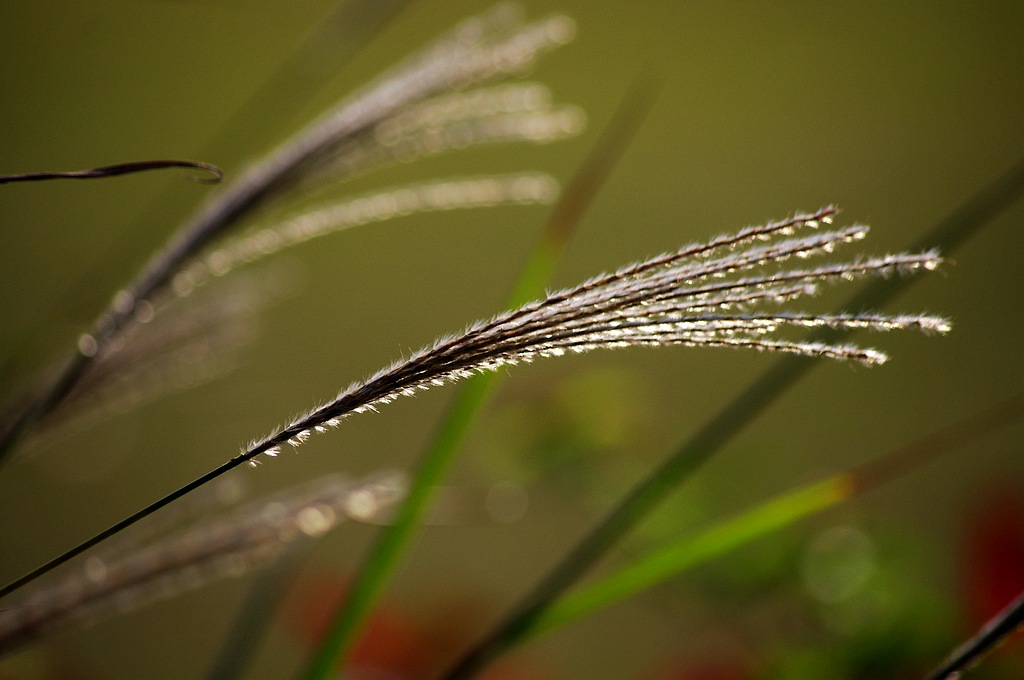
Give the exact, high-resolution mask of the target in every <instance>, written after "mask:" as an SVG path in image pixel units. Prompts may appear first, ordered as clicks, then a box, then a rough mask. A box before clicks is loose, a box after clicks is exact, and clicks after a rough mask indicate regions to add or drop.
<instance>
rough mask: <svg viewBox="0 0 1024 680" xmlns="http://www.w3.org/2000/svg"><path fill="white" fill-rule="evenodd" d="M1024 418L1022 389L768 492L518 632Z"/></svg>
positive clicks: (626, 591) (614, 598)
mask: <svg viewBox="0 0 1024 680" xmlns="http://www.w3.org/2000/svg"><path fill="white" fill-rule="evenodd" d="M1022 417H1024V394H1017V395H1014V396H1013V397H1011V398H1009V399H1007V400H1005V401H1002V402H999V403H997V404H996V405H994V406H992V407H990V408H988V409H985V410H983V411H981V412H979V413H976V414H973V415H972V416H970V417H968V418H965V419H963V420H960V421H957V422H956V423H952V424H951V425H948V426H946V427H944V428H942V429H940V430H938V431H936V432H933V433H931V434H929V435H927V436H925V437H922V438H920V439H918V440H917V441H915V442H912V443H910V444H908V445H906V446H903V447H900V448H899V449H896V450H895V451H892V452H890V453H888V454H886V455H884V456H882V457H881V458H878V459H876V460H874V461H871V462H870V463H868V464H866V465H863V466H860V467H858V468H855V469H852V470H848V471H846V472H841V473H839V474H836V475H833V476H831V477H829V478H827V479H825V480H822V481H818V482H815V483H813V484H809V485H806V486H803V487H800V488H798V489H796V490H793V491H789V492H786V493H784V494H781V495H779V496H776V497H774V498H772V499H770V500H768V501H767V502H765V503H762V504H761V505H759V506H758V507H756V508H754V509H752V510H749V511H747V512H745V513H743V514H741V515H738V516H736V517H734V518H731V519H727V520H725V521H723V522H720V523H719V524H717V525H715V526H713V527H712V528H710V529H708V530H707V531H704V532H702V533H700V534H698V535H696V536H691V537H687V538H685V539H682V540H680V541H678V542H676V543H673V544H672V545H669V546H666V547H664V548H662V549H660V550H656V551H654V552H652V553H650V554H649V555H647V556H644V557H641V558H640V559H638V560H636V561H634V562H633V563H631V564H629V565H627V566H626V567H624V568H622V569H620V570H619V571H617V572H615V573H613V574H611V575H609V576H607V577H605V578H603V579H601V580H599V581H597V582H595V583H593V584H591V585H589V586H585V587H582V588H580V589H578V590H576V591H574V592H573V593H570V594H569V595H567V596H565V597H564V598H562V599H560V600H558V601H557V602H555V603H554V604H553V605H552V607H551V608H550V609H548V610H547V611H546V612H545V613H544V614H543V615H542V616H540V618H538V619H536V620H535V621H534V622H533V623H532V624H531V625H530V626H529V627H528V629H527V630H526V632H525V634H524V639H526V638H530V637H537V636H539V635H543V634H544V633H547V632H549V631H551V630H553V629H555V628H559V627H561V626H564V625H566V624H569V623H572V622H573V621H577V620H579V619H581V618H584V617H586V616H589V615H590V614H593V613H594V612H596V611H598V610H600V609H603V608H605V607H607V606H609V605H611V604H614V603H616V602H619V601H621V600H624V599H625V598H627V597H630V596H632V595H635V594H637V593H640V592H642V591H644V590H647V589H649V588H652V587H654V586H656V585H658V584H660V583H662V582H664V581H666V580H668V579H669V578H671V577H674V576H676V575H677V574H679V572H681V571H684V570H686V569H689V568H690V567H693V566H696V565H698V564H702V563H704V562H707V561H709V560H711V559H713V558H715V557H718V556H720V555H723V554H725V553H727V552H729V551H730V550H734V549H736V548H738V547H740V546H742V545H744V544H746V543H749V542H750V541H753V540H755V539H757V538H760V537H762V536H764V535H766V534H768V533H771V532H773V531H776V530H778V529H782V528H783V527H786V526H788V525H789V524H792V523H793V522H796V521H797V520H800V519H802V518H804V517H808V516H810V515H813V514H815V513H817V512H821V511H823V510H826V509H828V508H830V507H833V506H835V505H838V504H840V503H843V502H845V501H847V500H850V499H851V498H853V497H855V496H858V495H860V494H862V493H864V492H865V491H867V490H869V489H872V488H874V487H876V486H879V485H881V484H885V483H888V482H891V481H893V480H894V479H896V478H898V477H902V476H903V475H905V474H907V473H909V472H912V471H914V470H915V469H917V468H919V467H921V466H922V465H924V464H926V463H928V462H930V461H932V460H934V459H935V458H937V457H939V456H942V455H945V454H947V453H950V452H952V451H954V450H956V449H958V448H961V447H962V446H964V445H966V444H967V443H968V442H970V441H972V440H975V439H977V438H979V437H981V436H982V435H985V434H988V433H990V432H992V431H993V430H995V429H997V428H1000V427H1005V426H1008V425H1010V424H1011V423H1015V422H1018V421H1020V420H1021V418H1022Z"/></svg>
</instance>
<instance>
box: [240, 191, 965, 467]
mask: <svg viewBox="0 0 1024 680" xmlns="http://www.w3.org/2000/svg"><path fill="white" fill-rule="evenodd" d="M835 213H836V209H835V208H833V207H827V208H823V209H821V210H819V211H817V212H813V213H808V214H797V215H794V216H792V217H790V218H787V219H784V220H781V221H778V222H771V223H768V224H765V225H761V226H755V227H748V228H746V229H744V230H742V231H740V232H737V233H735V234H727V235H722V236H719V237H717V238H714V239H712V240H711V241H709V242H707V243H704V244H692V245H687V246H684V247H683V248H681V249H680V250H678V251H675V252H672V253H666V254H663V255H659V256H657V257H654V258H651V259H649V260H646V261H644V262H641V263H639V264H634V265H631V266H628V267H625V268H623V269H620V270H619V271H617V272H614V273H611V274H604V275H601V276H598V277H596V278H593V279H591V280H589V281H586V282H585V283H583V284H581V285H579V286H577V287H575V288H569V289H565V290H561V291H558V292H555V293H552V294H551V295H549V296H548V297H547V298H546V299H544V300H540V301H538V302H533V303H529V304H526V305H524V306H522V307H520V308H518V309H515V310H512V311H509V312H506V313H504V314H501V315H499V316H496V317H494V318H493V319H491V320H489V321H483V322H479V323H476V324H474V325H472V326H470V327H469V328H468V329H467V330H466V331H465V332H464V333H462V334H461V335H458V336H453V337H449V338H445V339H442V340H440V341H438V342H437V343H435V344H434V345H433V346H432V347H429V348H426V349H423V350H421V351H419V352H417V353H415V354H413V355H412V356H411V357H409V358H408V359H405V360H402V361H399V362H397V363H395V364H393V365H392V366H390V367H388V368H385V369H383V370H381V371H380V372H378V373H377V374H376V375H374V376H373V377H371V378H370V379H369V380H367V381H365V382H361V383H356V384H354V385H352V386H350V387H349V388H348V389H346V390H344V391H343V392H341V394H339V395H338V397H337V398H336V399H334V400H333V401H331V402H330V403H327V404H325V405H323V406H320V407H319V408H316V409H314V410H313V411H311V412H310V413H308V414H306V415H304V416H302V417H300V418H297V419H296V420H295V421H293V422H292V423H291V424H290V425H288V426H287V427H285V428H284V429H282V430H280V431H279V432H277V433H275V434H273V435H271V436H269V437H266V438H264V439H263V440H260V441H258V442H254V443H252V444H251V445H250V446H249V447H248V448H247V449H246V450H245V451H244V452H242V453H241V454H239V457H237V458H236V459H235V460H238V459H239V458H240V459H244V460H249V461H250V463H253V464H255V462H256V457H257V456H259V455H261V454H265V455H267V456H276V455H277V454H278V453H280V451H281V447H282V446H284V445H291V446H293V447H297V446H299V445H300V444H301V443H302V442H304V441H305V440H306V439H307V438H308V437H309V436H310V435H311V434H312V433H313V432H323V431H325V430H326V429H327V428H329V427H334V426H336V425H338V424H339V423H340V421H341V420H342V419H344V418H346V417H347V416H349V415H351V414H353V413H360V412H363V411H367V410H376V407H377V406H379V405H381V404H386V403H388V402H390V401H393V400H394V399H396V398H398V397H400V396H406V395H411V394H413V393H415V392H417V391H419V390H425V389H428V388H430V387H432V386H440V385H444V384H446V383H449V382H453V381H455V380H458V379H460V378H465V377H468V376H470V375H473V374H476V373H481V372H484V371H493V370H496V369H498V368H501V367H503V366H510V365H514V364H516V363H519V362H524V361H532V360H534V359H537V358H540V357H548V356H560V355H562V354H565V353H567V352H574V353H580V352H587V351H590V350H593V349H598V348H618V347H635V346H643V345H648V346H662V345H687V346H712V347H732V348H741V349H755V350H761V351H776V352H789V353H794V354H800V355H806V356H822V357H828V358H832V359H841V360H846V361H853V362H857V363H861V364H866V365H872V364H880V363H882V362H884V361H885V360H886V358H887V357H886V356H885V354H883V353H882V352H880V351H878V350H874V349H870V348H861V347H857V346H855V345H849V344H832V343H828V342H821V341H808V340H791V339H786V338H783V337H780V336H778V335H777V333H778V332H779V331H781V330H784V329H786V328H798V329H799V328H818V327H827V328H835V329H861V328H864V329H870V330H875V331H892V330H900V329H907V328H915V329H918V330H923V331H934V332H938V333H944V332H946V331H948V330H949V328H950V323H949V321H948V320H947V319H944V318H942V317H937V316H931V315H926V314H904V315H885V314H879V313H840V314H804V313H800V312H790V311H778V310H777V309H775V307H777V306H778V305H780V304H782V303H786V302H790V301H792V300H794V299H796V298H798V297H801V296H806V295H812V294H814V293H815V292H816V291H817V289H818V287H819V285H820V284H822V283H831V282H835V281H840V280H849V279H854V278H857V277H860V276H865V275H889V274H892V273H894V272H895V273H910V272H913V271H916V270H918V269H926V270H931V269H935V268H937V267H938V266H939V264H940V263H941V262H942V260H941V258H940V257H939V256H938V254H937V253H936V252H934V251H929V252H924V253H899V254H894V255H883V256H878V257H860V258H856V259H853V260H850V261H847V262H839V263H832V264H823V265H820V266H817V267H807V268H801V267H797V268H793V269H786V268H784V267H783V266H782V265H784V264H786V263H788V262H789V261H790V260H792V259H794V258H796V259H800V260H804V259H808V258H810V257H812V256H817V255H822V254H826V253H831V252H832V251H833V250H834V249H835V248H836V247H838V246H840V245H844V244H848V243H851V242H853V241H858V240H860V239H862V238H864V236H865V235H866V234H867V231H868V229H867V227H864V226H860V225H855V226H851V227H846V228H843V229H834V230H821V231H819V230H818V229H817V227H818V226H819V225H821V224H830V223H831V222H832V218H833V216H834V215H835ZM798 232H800V233H798ZM765 306H771V307H772V309H769V310H767V311H764V310H763V309H762V308H763V307H765Z"/></svg>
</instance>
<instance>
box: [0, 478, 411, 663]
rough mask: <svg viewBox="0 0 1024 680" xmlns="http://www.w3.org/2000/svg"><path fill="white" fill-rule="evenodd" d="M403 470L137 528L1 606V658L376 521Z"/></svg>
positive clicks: (397, 495)
mask: <svg viewBox="0 0 1024 680" xmlns="http://www.w3.org/2000/svg"><path fill="white" fill-rule="evenodd" d="M406 486H407V484H406V480H405V477H404V475H402V474H400V473H377V474H374V475H371V476H368V477H366V478H364V479H361V480H357V481H351V480H348V479H345V478H343V477H341V476H339V475H328V476H326V477H321V478H320V479H317V480H315V481H313V482H309V483H306V484H302V485H300V486H297V487H294V488H291V489H287V490H285V491H281V492H278V493H275V494H273V495H271V496H269V497H267V498H263V499H261V500H259V501H254V502H252V503H249V504H246V505H244V506H241V507H237V508H234V509H231V510H228V511H226V512H222V513H221V514H219V515H216V516H213V517H209V518H206V519H203V520H201V521H198V522H196V523H195V524H194V525H193V526H189V527H184V528H179V529H177V530H174V531H170V532H169V533H162V532H160V531H159V530H157V531H156V532H155V533H150V532H147V531H146V527H144V526H143V527H136V531H134V532H131V533H130V534H127V535H125V536H123V537H121V540H119V541H117V542H115V543H113V544H111V545H109V546H108V547H107V548H106V549H105V550H94V551H93V553H92V554H91V555H90V556H89V557H87V558H86V559H84V560H82V562H81V563H80V565H78V566H76V567H75V568H72V569H67V570H65V571H64V572H63V573H56V574H54V575H52V576H51V577H50V578H48V579H46V580H45V581H39V582H36V583H35V584H33V587H32V588H30V589H28V590H26V591H25V592H23V593H22V594H21V596H20V597H19V598H18V599H16V600H12V601H9V602H5V603H4V607H3V609H0V656H3V655H5V654H9V653H12V652H14V651H17V650H18V649H19V648H21V647H23V646H24V645H27V644H29V643H31V642H35V641H37V640H38V639H39V638H41V637H43V636H45V635H48V634H50V633H53V632H55V631H58V630H60V629H62V628H66V627H69V626H72V625H74V624H75V623H77V622H87V621H93V620H95V619H97V618H99V617H102V616H104V615H106V614H110V613H116V612H120V611H126V610H132V609H136V608H139V607H142V606H144V605H146V604H149V603H151V602H153V601H155V600H158V599H164V598H168V597H172V596H174V595H176V594H178V593H180V592H182V591H185V590H190V589H194V588H198V587H200V586H203V585H206V584H209V583H211V582H213V581H215V580H219V579H222V578H226V577H230V576H240V575H242V574H244V573H246V572H248V571H249V570H251V569H253V568H256V567H259V566H262V565H264V564H267V563H268V562H270V561H272V560H275V559H278V558H280V557H282V556H283V555H284V554H285V553H286V552H287V551H289V550H291V549H293V548H294V547H296V546H297V545H298V544H300V543H301V542H302V541H304V540H308V539H315V538H319V537H320V536H322V535H323V534H325V533H326V532H328V531H329V530H331V529H332V528H334V527H335V526H337V525H338V524H339V523H341V522H343V521H344V520H346V519H352V520H355V521H359V522H377V521H379V520H380V519H381V516H382V515H383V514H385V513H387V512H388V511H389V510H390V509H391V508H392V507H393V506H394V505H395V503H397V502H398V501H399V500H401V498H402V497H403V496H404V494H405V489H406Z"/></svg>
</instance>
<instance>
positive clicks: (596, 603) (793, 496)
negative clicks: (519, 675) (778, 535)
mask: <svg viewBox="0 0 1024 680" xmlns="http://www.w3.org/2000/svg"><path fill="white" fill-rule="evenodd" d="M849 496H850V485H849V482H848V480H847V479H846V478H845V476H844V475H839V476H836V477H831V478H829V479H826V480H825V481H822V482H818V483H816V484H812V485H810V486H807V487H803V488H800V489H797V490H796V491H791V492H789V493H787V494H784V495H782V496H779V497H777V498H773V499H771V500H769V501H768V502H767V503H764V504H762V505H760V506H758V507H756V508H754V509H753V510H750V511H749V512H746V513H744V514H742V515H739V516H738V517H734V518H732V519H729V520H727V521H725V522H722V523H721V524H718V525H716V526H714V527H712V528H711V529H709V530H708V531H705V532H703V533H701V534H698V535H697V536H694V537H690V538H687V539H685V540H682V541H679V542H678V543H675V544H673V545H670V546H667V547H665V548H662V549H661V550H656V551H654V552H652V553H651V554H649V555H647V556H645V557H643V558H641V559H639V560H637V561H635V562H633V563H632V564H630V565H629V566H627V567H625V568H623V569H622V570H620V571H618V572H616V573H614V574H612V575H611V576H609V577H607V578H604V579H602V580H600V581H598V582H597V583H594V584H593V585H590V586H588V587H585V588H581V589H580V590H578V591H576V592H574V593H571V594H569V595H567V596H566V597H564V598H562V599H561V600H558V601H557V602H555V603H554V605H552V606H551V608H550V609H548V610H547V611H546V612H545V613H544V614H543V615H542V616H541V617H540V618H538V619H536V620H535V621H534V622H532V623H531V624H530V626H529V627H528V628H527V630H526V631H525V633H524V639H526V638H530V637H536V636H538V635H542V634H544V633H546V632H549V631H551V630H553V629H555V628H559V627H561V626H564V625H566V624H568V623H571V622H573V621H576V620H578V619H580V618H583V617H586V616H589V615H590V614H593V613H594V612H596V611H598V610H600V609H603V608H605V607H607V606H609V605H611V604H614V603H616V602H619V601H620V600H623V599H625V598H627V597H630V596H632V595H635V594H637V593H640V592H642V591H644V590H647V589H648V588H651V587H653V586H655V585H657V584H659V583H662V582H663V581H666V580H667V579H669V578H670V577H672V576H675V575H676V574H678V573H679V572H681V571H684V570H686V569H689V568H690V567H693V566H696V565H698V564H701V563H703V562H707V561H708V560H711V559H712V558H715V557H718V556H719V555H723V554H725V553H727V552H729V551H730V550H734V549H736V548H738V547H740V546H741V545H744V544H746V543H749V542H750V541H752V540H754V539H756V538H759V537H761V536H764V535H765V534H768V533H771V532H773V531H776V530H778V529H781V528H783V527H785V526H788V525H789V524H792V523H793V522H795V521H797V520H798V519H801V518H803V517H807V516H808V515H812V514H814V513H815V512H819V511H821V510H824V509H826V508H829V507H832V506H833V505H837V504H838V503H840V502H842V501H843V500H845V499H846V498H848V497H849Z"/></svg>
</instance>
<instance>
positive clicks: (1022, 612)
mask: <svg viewBox="0 0 1024 680" xmlns="http://www.w3.org/2000/svg"><path fill="white" fill-rule="evenodd" d="M1022 626H1024V592H1021V594H1020V595H1018V596H1017V598H1016V599H1015V600H1014V601H1013V602H1011V603H1010V604H1008V605H1007V606H1006V608H1005V609H1003V610H1002V611H1001V612H999V613H998V614H996V615H995V616H994V617H992V618H991V619H990V620H989V621H988V622H986V623H985V625H984V626H982V628H981V630H980V631H978V634H977V635H975V636H974V637H972V638H971V639H970V640H968V641H967V642H965V643H964V644H963V645H961V646H960V647H959V648H957V649H956V650H955V651H954V652H953V653H952V654H950V655H949V658H948V659H946V660H945V661H943V662H942V665H941V666H939V667H938V668H936V669H935V670H934V671H932V672H931V673H930V674H929V675H928V677H927V678H926V680H956V678H959V677H960V673H961V672H962V671H965V670H967V669H969V668H970V667H971V666H973V665H974V664H976V663H978V662H979V661H981V659H982V658H983V657H984V656H985V655H986V654H988V653H989V652H991V651H992V650H993V649H995V648H996V647H998V646H999V645H1000V644H1001V643H1002V642H1003V641H1005V640H1006V638H1008V637H1009V636H1011V635H1013V634H1014V633H1015V632H1017V631H1019V630H1020V629H1021V627H1022Z"/></svg>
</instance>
